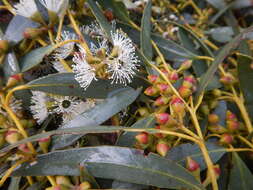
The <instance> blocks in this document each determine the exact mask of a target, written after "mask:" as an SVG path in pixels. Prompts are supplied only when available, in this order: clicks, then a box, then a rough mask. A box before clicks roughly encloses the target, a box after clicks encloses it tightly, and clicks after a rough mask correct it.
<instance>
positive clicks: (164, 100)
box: [154, 96, 170, 106]
mask: <svg viewBox="0 0 253 190" xmlns="http://www.w3.org/2000/svg"><path fill="white" fill-rule="evenodd" d="M169 100H170V99H169V98H168V97H164V96H160V97H158V98H157V99H156V100H155V102H154V105H155V106H163V105H166V104H168V103H169Z"/></svg>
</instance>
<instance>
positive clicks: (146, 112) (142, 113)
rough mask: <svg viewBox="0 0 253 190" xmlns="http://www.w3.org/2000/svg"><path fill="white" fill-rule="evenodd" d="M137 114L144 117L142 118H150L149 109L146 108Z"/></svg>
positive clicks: (142, 108) (140, 109) (139, 110)
mask: <svg viewBox="0 0 253 190" xmlns="http://www.w3.org/2000/svg"><path fill="white" fill-rule="evenodd" d="M137 113H139V114H140V116H142V117H145V116H148V115H149V111H148V109H147V108H145V107H141V108H139V109H138V110H137Z"/></svg>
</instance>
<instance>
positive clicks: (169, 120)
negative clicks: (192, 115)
mask: <svg viewBox="0 0 253 190" xmlns="http://www.w3.org/2000/svg"><path fill="white" fill-rule="evenodd" d="M155 117H156V122H157V123H159V124H160V125H168V126H173V125H176V123H177V122H176V120H175V119H174V118H173V117H172V116H171V115H169V114H168V113H157V114H155Z"/></svg>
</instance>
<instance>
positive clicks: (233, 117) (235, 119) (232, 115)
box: [226, 110, 237, 121]
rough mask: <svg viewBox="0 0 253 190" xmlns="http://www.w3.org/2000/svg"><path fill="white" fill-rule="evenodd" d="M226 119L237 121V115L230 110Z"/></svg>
mask: <svg viewBox="0 0 253 190" xmlns="http://www.w3.org/2000/svg"><path fill="white" fill-rule="evenodd" d="M226 118H227V120H233V121H237V117H236V115H235V114H234V113H232V112H231V111H229V110H228V111H227V113H226Z"/></svg>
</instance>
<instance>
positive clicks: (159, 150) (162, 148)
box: [156, 141, 170, 156]
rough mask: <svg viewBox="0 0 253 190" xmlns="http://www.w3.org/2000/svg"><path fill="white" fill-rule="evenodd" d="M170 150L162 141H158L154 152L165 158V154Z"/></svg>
mask: <svg viewBox="0 0 253 190" xmlns="http://www.w3.org/2000/svg"><path fill="white" fill-rule="evenodd" d="M169 150H170V147H169V146H168V145H167V143H166V142H164V141H159V142H158V143H157V145H156V151H157V153H158V154H160V155H161V156H166V154H167V152H168V151H169Z"/></svg>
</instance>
